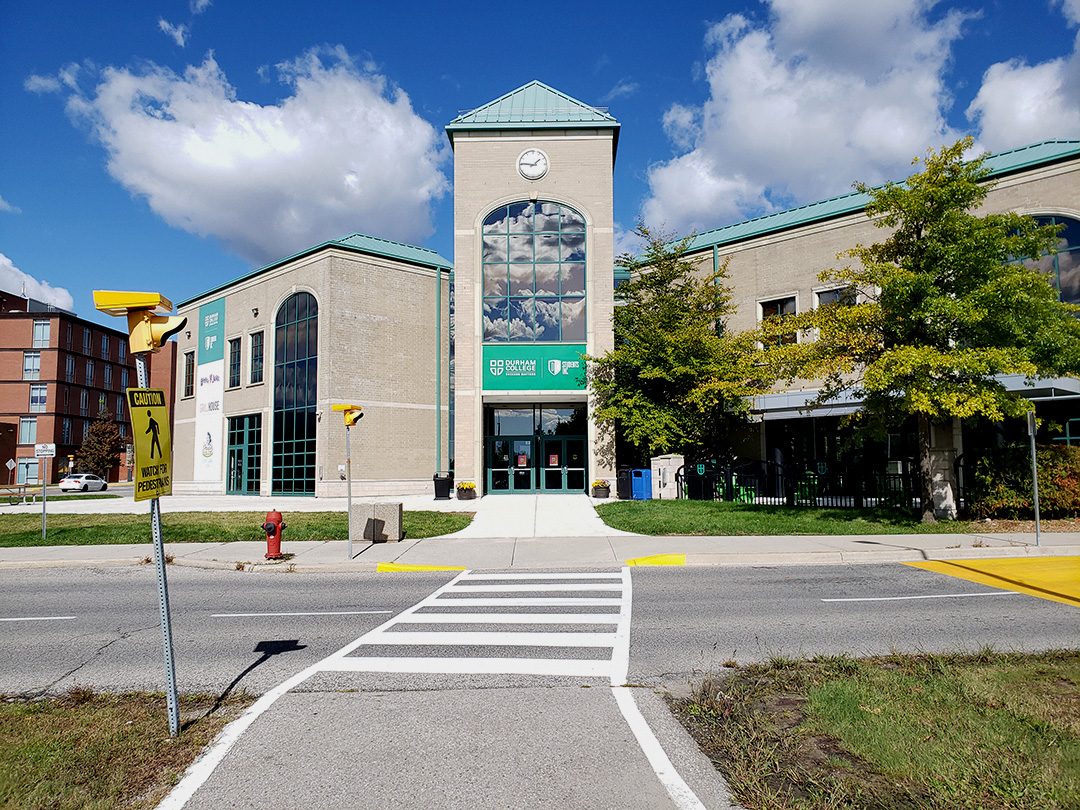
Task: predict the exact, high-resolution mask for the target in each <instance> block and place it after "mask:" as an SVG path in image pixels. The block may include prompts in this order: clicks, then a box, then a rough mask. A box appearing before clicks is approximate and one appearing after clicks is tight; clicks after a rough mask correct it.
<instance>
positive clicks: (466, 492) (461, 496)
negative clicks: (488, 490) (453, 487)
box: [457, 489, 476, 501]
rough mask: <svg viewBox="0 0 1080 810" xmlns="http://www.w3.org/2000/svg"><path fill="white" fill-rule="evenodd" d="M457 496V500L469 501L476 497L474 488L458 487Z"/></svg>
mask: <svg viewBox="0 0 1080 810" xmlns="http://www.w3.org/2000/svg"><path fill="white" fill-rule="evenodd" d="M457 497H458V500H459V501H471V500H472V499H473V498H475V497H476V490H475V489H459V490H458V491H457Z"/></svg>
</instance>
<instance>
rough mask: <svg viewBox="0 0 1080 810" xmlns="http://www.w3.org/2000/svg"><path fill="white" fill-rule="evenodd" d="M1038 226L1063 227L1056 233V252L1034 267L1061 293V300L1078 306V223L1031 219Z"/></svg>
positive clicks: (1051, 218) (1062, 219)
mask: <svg viewBox="0 0 1080 810" xmlns="http://www.w3.org/2000/svg"><path fill="white" fill-rule="evenodd" d="M1032 219H1034V220H1035V221H1036V222H1037V223H1039V224H1040V225H1064V226H1065V227H1064V228H1062V229H1061V232H1060V233H1058V243H1057V252H1056V253H1048V254H1047V255H1045V256H1043V257H1042V258H1041V259H1039V260H1038V261H1037V262H1035V263H1034V264H1035V266H1036V267H1038V268H1039V269H1040V270H1043V271H1045V272H1046V273H1048V274H1049V275H1050V278H1052V279H1053V280H1054V284H1055V285H1056V286H1057V288H1058V290H1060V291H1061V300H1062V301H1065V302H1067V303H1070V304H1080V221H1078V220H1075V219H1073V218H1071V217H1062V216H1057V215H1054V216H1036V217H1032Z"/></svg>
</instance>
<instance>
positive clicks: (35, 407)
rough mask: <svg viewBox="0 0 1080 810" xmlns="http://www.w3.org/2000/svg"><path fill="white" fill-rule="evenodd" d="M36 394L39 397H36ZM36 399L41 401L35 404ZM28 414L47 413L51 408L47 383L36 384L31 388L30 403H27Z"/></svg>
mask: <svg viewBox="0 0 1080 810" xmlns="http://www.w3.org/2000/svg"><path fill="white" fill-rule="evenodd" d="M35 394H37V395H39V396H38V397H35ZM35 399H39V400H40V401H38V402H36V403H35ZM27 404H28V407H27V412H28V413H46V412H47V411H48V408H49V386H47V385H46V384H45V383H34V384H32V385H31V386H30V401H29V402H28V403H27Z"/></svg>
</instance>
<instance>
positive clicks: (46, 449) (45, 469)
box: [34, 444, 56, 543]
mask: <svg viewBox="0 0 1080 810" xmlns="http://www.w3.org/2000/svg"><path fill="white" fill-rule="evenodd" d="M55 455H56V445H55V444H35V445H34V457H35V458H38V459H41V469H40V470H39V471H38V475H40V476H41V542H42V543H44V542H45V536H46V527H45V499H46V491H47V489H48V486H49V459H50V458H53V457H54V456H55Z"/></svg>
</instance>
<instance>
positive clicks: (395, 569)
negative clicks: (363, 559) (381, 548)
mask: <svg viewBox="0 0 1080 810" xmlns="http://www.w3.org/2000/svg"><path fill="white" fill-rule="evenodd" d="M464 570H465V568H464V567H462V566H460V565H415V564H412V563H394V562H381V563H376V564H375V571H376V572H377V573H380V574H406V573H410V572H413V571H464Z"/></svg>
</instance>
